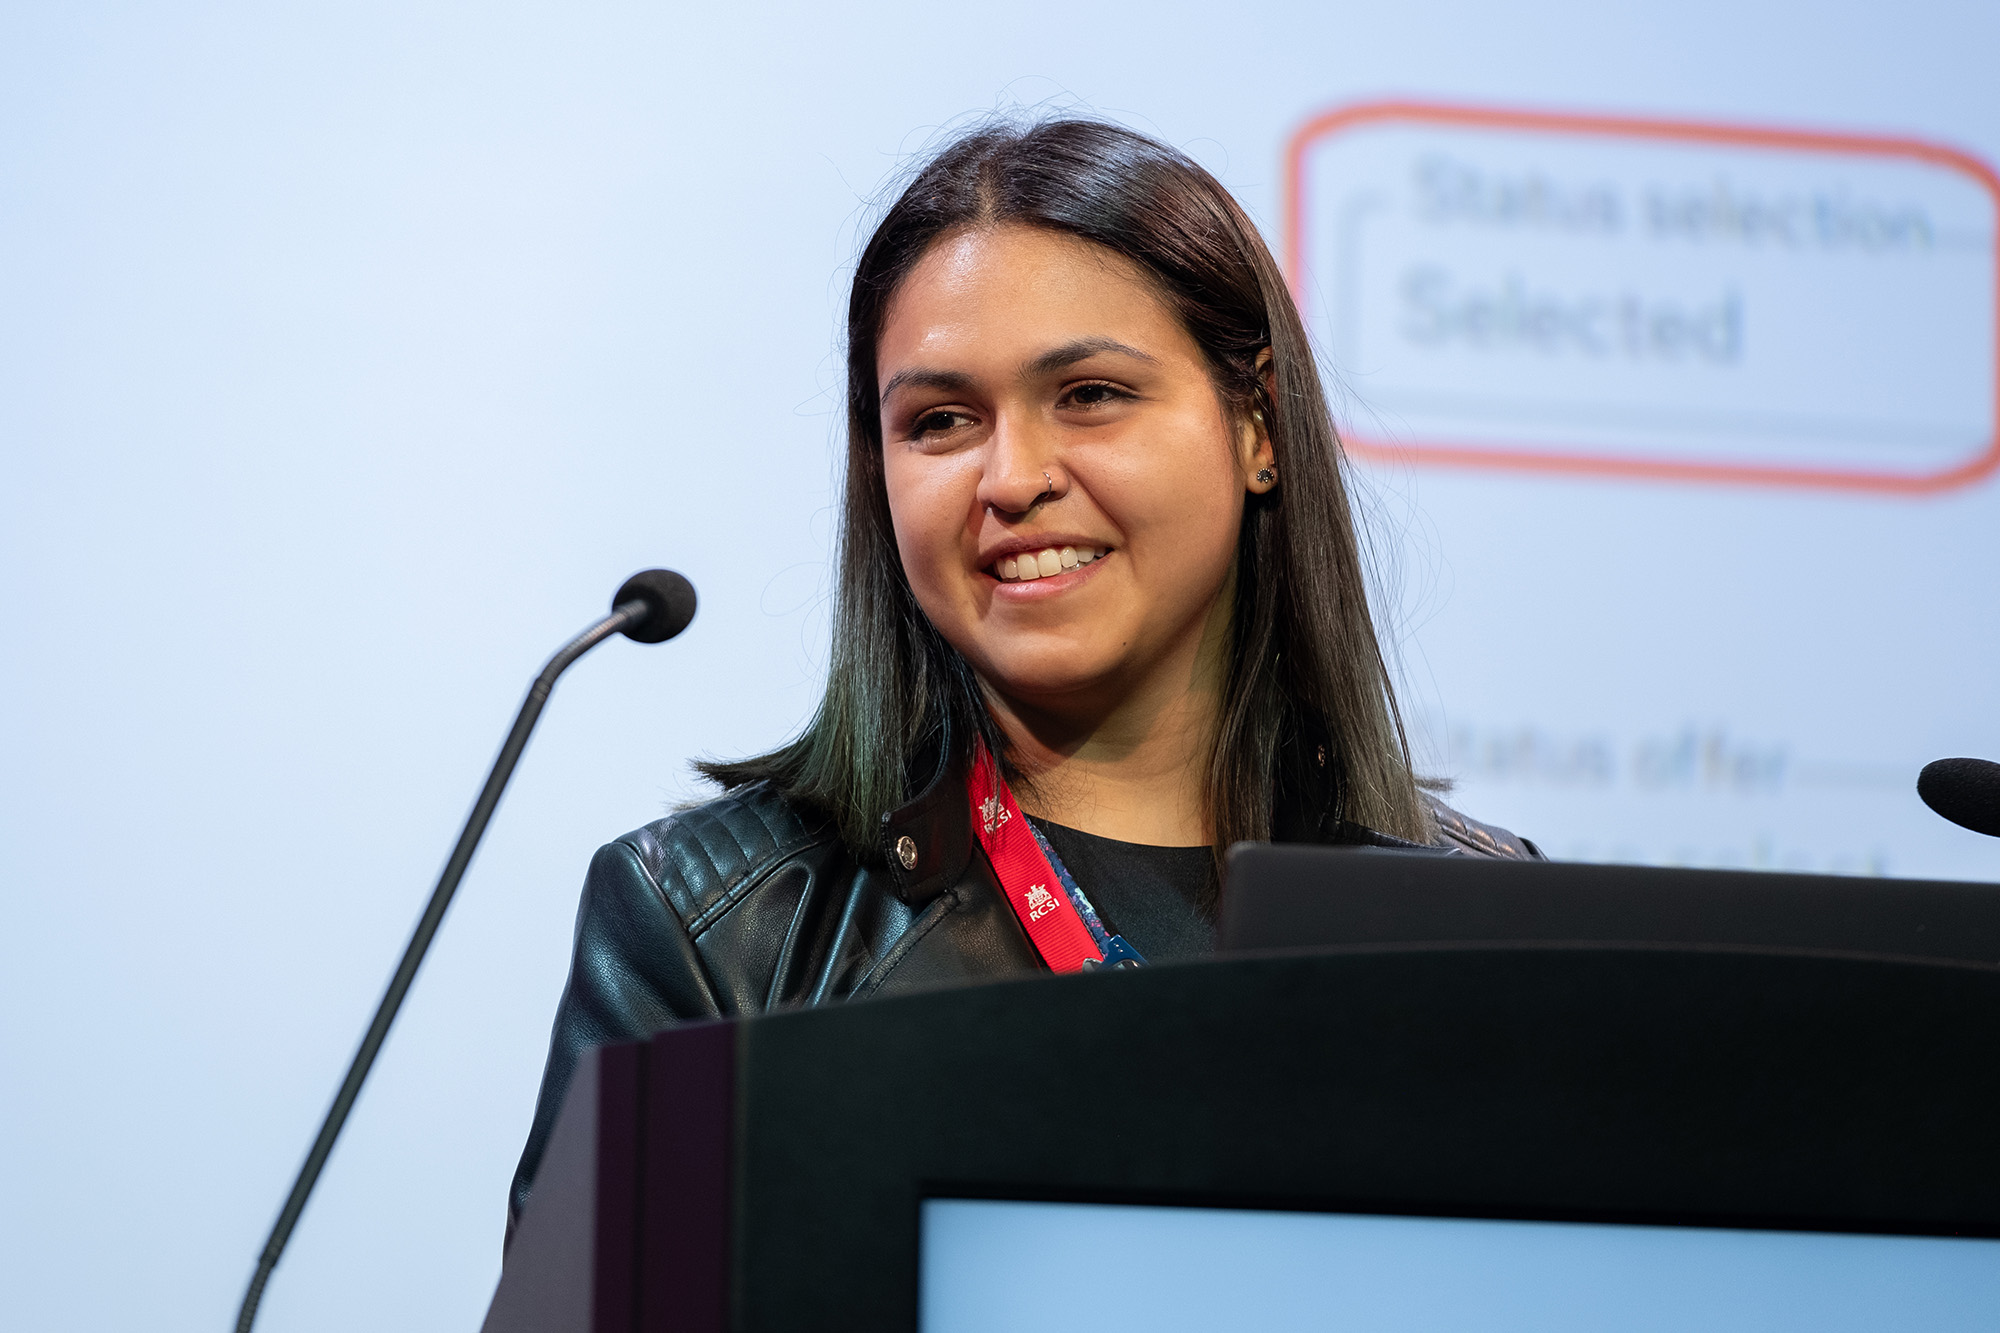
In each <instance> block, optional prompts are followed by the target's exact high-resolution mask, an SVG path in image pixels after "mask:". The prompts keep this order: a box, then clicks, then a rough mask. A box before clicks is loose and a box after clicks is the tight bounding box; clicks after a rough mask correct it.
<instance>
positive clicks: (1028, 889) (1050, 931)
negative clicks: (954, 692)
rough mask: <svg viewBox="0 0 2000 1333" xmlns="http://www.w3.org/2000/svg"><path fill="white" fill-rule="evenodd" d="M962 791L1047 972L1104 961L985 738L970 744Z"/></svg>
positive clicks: (1004, 890) (977, 830) (1079, 968)
mask: <svg viewBox="0 0 2000 1333" xmlns="http://www.w3.org/2000/svg"><path fill="white" fill-rule="evenodd" d="M965 794H966V797H967V798H968V799H969V800H970V801H971V802H972V828H973V831H974V832H975V833H976V834H977V835H978V837H979V845H980V846H981V847H983V848H985V849H986V859H987V860H988V861H991V862H992V863H993V873H994V874H995V875H996V876H998V878H999V880H1000V892H1001V895H1002V896H1003V897H1005V898H1006V899H1007V905H1008V906H1009V907H1011V908H1013V909H1014V915H1015V916H1017V917H1019V918H1021V929H1023V930H1025V931H1027V932H1028V938H1029V939H1030V940H1032V941H1033V942H1034V945H1035V949H1036V951H1037V952H1039V953H1040V954H1041V955H1042V961H1043V962H1044V963H1047V964H1048V965H1049V970H1050V971H1051V972H1081V971H1082V970H1083V966H1084V964H1085V963H1101V962H1103V961H1104V954H1103V952H1102V951H1101V950H1099V949H1098V947H1097V941H1096V940H1095V939H1093V938H1092V937H1091V934H1090V928H1089V927H1088V926H1086V925H1084V923H1083V915H1082V913H1080V912H1078V911H1077V910H1076V905H1075V904H1074V903H1072V902H1071V901H1070V900H1069V894H1068V893H1066V892H1064V890H1063V886H1062V883H1061V881H1060V879H1059V878H1058V877H1057V875H1056V872H1055V869H1054V867H1052V866H1051V865H1050V864H1049V858H1048V857H1046V856H1044V855H1042V849H1041V846H1040V844H1038V843H1037V842H1036V841H1035V833H1034V830H1033V829H1031V828H1029V827H1028V819H1027V816H1025V815H1023V814H1022V813H1021V807H1020V806H1019V805H1017V804H1015V802H1014V793H1013V792H1011V791H1009V790H1008V789H1007V780H1006V779H1005V778H1003V777H1001V776H1000V767H999V765H997V764H995V763H994V762H993V756H992V755H991V754H989V753H987V750H986V743H985V742H984V741H976V742H974V744H973V751H972V770H971V772H970V773H968V774H967V775H966V779H965Z"/></svg>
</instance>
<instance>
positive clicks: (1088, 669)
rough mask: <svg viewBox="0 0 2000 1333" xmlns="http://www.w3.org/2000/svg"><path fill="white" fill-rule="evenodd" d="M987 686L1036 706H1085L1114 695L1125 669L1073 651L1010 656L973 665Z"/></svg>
mask: <svg viewBox="0 0 2000 1333" xmlns="http://www.w3.org/2000/svg"><path fill="white" fill-rule="evenodd" d="M975 670H976V671H977V672H978V675H979V678H980V680H981V681H983V682H984V683H985V685H986V688H987V689H989V690H991V691H992V692H993V693H995V694H998V695H1000V696H1001V697H1002V698H1004V699H1007V700H1009V701H1010V702H1013V703H1017V704H1021V705H1025V706H1027V707H1029V708H1035V709H1044V708H1046V709H1050V710H1054V711H1068V710H1069V709H1071V708H1075V707H1088V706H1089V701H1090V700H1091V699H1092V698H1094V697H1096V696H1099V695H1109V696H1115V695H1117V694H1118V693H1119V691H1120V688H1121V687H1120V685H1119V683H1118V682H1119V681H1120V680H1121V679H1122V678H1123V675H1124V673H1122V672H1120V671H1119V670H1117V668H1116V666H1115V665H1113V664H1109V663H1099V662H1093V661H1089V660H1079V655H1078V654H1076V653H1074V652H1069V653H1061V654H1049V655H1047V656H1044V655H1041V654H1036V655H1034V656H1033V657H1031V658H1029V659H1027V660H1021V659H1019V658H1015V657H1013V656H1011V655H1010V656H1008V657H1006V658H1003V659H1000V660H997V661H993V662H991V663H985V664H979V665H977V666H976V667H975Z"/></svg>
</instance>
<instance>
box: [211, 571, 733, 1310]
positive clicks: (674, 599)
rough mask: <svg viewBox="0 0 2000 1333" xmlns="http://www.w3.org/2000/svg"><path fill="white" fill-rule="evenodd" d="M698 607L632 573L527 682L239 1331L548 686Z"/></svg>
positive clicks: (680, 591)
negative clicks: (589, 657)
mask: <svg viewBox="0 0 2000 1333" xmlns="http://www.w3.org/2000/svg"><path fill="white" fill-rule="evenodd" d="M694 610H695V595H694V585H692V584H690V583H689V582H688V581H687V580H686V579H684V578H682V577H681V576H680V575H679V574H676V573H674V572H673V571H672V570H670V569H648V570H644V571H642V572H640V573H637V574H634V575H633V576H632V577H631V578H629V579H627V580H625V583H624V585H623V586H621V587H620V588H619V589H618V593H617V595H616V596H614V597H613V598H612V599H611V614H610V615H608V616H606V617H604V619H602V620H600V621H598V622H597V623H596V624H594V625H592V626H591V627H590V628H589V629H587V630H585V631H584V632H583V633H581V634H579V635H577V636H576V637H575V638H574V639H571V640H570V641H569V642H568V643H566V644H564V645H563V646H562V647H561V648H559V649H557V650H556V654H555V656H554V657H551V658H550V659H549V660H548V664H547V665H546V666H544V667H543V668H542V674H541V675H539V676H537V677H535V683H534V684H533V685H530V686H529V687H528V697H527V698H526V699H524V700H522V702H521V711H520V712H519V713H517V714H515V716H514V726H513V729H512V730H511V731H509V732H508V733H507V739H506V742H505V743H504V744H502V745H501V747H500V754H499V757H498V758H496V759H495V760H494V761H493V768H492V771H491V772H489V773H488V774H487V775H486V785H485V786H484V787H482V788H481V789H480V792H479V799H478V800H477V801H475V802H474V803H473V806H472V813H471V814H470V815H468V816H466V820H465V827H464V828H463V829H461V830H460V831H459V835H458V844H457V845H456V846H455V847H453V848H452V852H451V859H450V860H449V861H447V862H445V867H444V873H443V874H441V875H439V876H438V882H437V887H436V888H435V889H433V890H431V900H430V904H429V906H427V907H425V908H424V915H423V918H422V919H421V920H419V921H418V922H417V928H416V930H414V931H412V932H411V934H410V942H409V944H408V945H407V946H406V947H405V948H404V949H403V961H402V962H401V963H399V964H397V966H396V974H395V975H394V976H393V977H391V978H390V979H389V988H388V990H386V991H384V992H383V994H382V1002H381V1003H380V1004H379V1005H377V1006H376V1008H375V1019H374V1021H373V1022H371V1023H370V1024H369V1025H368V1031H367V1033H366V1034H364V1035H363V1036H362V1038H361V1048H360V1049H359V1050H357V1051H356V1052H355V1053H354V1060H353V1062H352V1063H350V1064H349V1065H348V1067H347V1077H346V1078H344V1079H342V1080H341V1084H340V1091H339V1092H337V1093H335V1094H334V1098H333V1105H332V1106H330V1107H328V1108H327V1112H326V1119H325V1120H324V1121H322V1122H321V1123H320V1127H319V1137H317V1138H316V1139H314V1140H313V1146H312V1150H311V1151H310V1152H308V1153H307V1154H306V1160H305V1163H304V1164H303V1165H302V1166H300V1167H299V1174H298V1178H297V1179H296V1180H294V1181H293V1182H292V1192H291V1194H290V1195H289V1196H287V1197H286V1199H285V1206H284V1208H283V1209H281V1210H280V1211H279V1213H278V1220H277V1222H276V1223H274V1224H273V1225H272V1227H271V1235H270V1238H269V1239H267V1240H266V1241H265V1242H264V1250H263V1252H262V1253H261V1254H259V1255H258V1256H257V1271H256V1272H255V1273H254V1274H253V1275H252V1276H251V1278H250V1286H249V1288H248V1289H247V1290H246V1291H245V1292H244V1293H243V1304H242V1306H241V1308H240V1309H238V1310H237V1312H236V1333H250V1326H251V1325H252V1324H253V1323H255V1322H256V1319H257V1305H258V1303H259V1302H260V1301H261V1300H262V1299H263V1296H264V1286H265V1284H266V1283H268V1282H269V1281H270V1280H271V1273H272V1270H274V1269H275V1268H277V1266H278V1256H279V1255H281V1254H283V1253H284V1251H285V1242H286V1241H288V1240H290V1239H291V1235H292V1228H293V1227H295V1226H297V1225H298V1221H299V1214H301V1213H302V1212H304V1211H305V1206H306V1200H307V1199H308V1198H309V1197H311V1195H312V1191H313V1186H314V1185H315V1184H317V1183H318V1182H319V1175H320V1171H321V1170H322V1169H323V1168H324V1167H325V1166H326V1159H327V1156H328V1155H329V1154H330V1153H332V1152H333V1145H334V1141H335V1140H336V1139H338V1138H339V1137H340V1131H341V1128H342V1127H343V1126H344V1125H346V1123H347V1115H348V1112H350V1111H352V1110H353V1109H354V1099H355V1098H356V1097H358V1096H360V1095H361V1085H362V1083H363V1082H365V1081H366V1080H367V1078H368V1071H369V1070H370V1069H371V1068H372V1067H373V1066H374V1064H375V1056H376V1055H377V1054H378V1053H379V1052H380V1051H381V1049H382V1042H383V1041H384V1040H385V1039H386V1038H387V1037H388V1035H389V1025H390V1024H392V1023H394V1022H395V1021H396V1012H397V1010H399V1009H401V1008H402V1006H403V997H404V995H406V994H407V993H408V992H409V989H410V983H411V982H412V981H414V980H416V976H417V967H418V966H419V965H420V964H421V963H422V962H423V961H424V954H425V953H427V952H428V951H429V949H430V947H431V938H432V937H433V936H435V935H436V934H437V930H438V926H439V924H440V923H441V922H443V920H444V912H445V908H447V907H449V906H451V898H452V895H453V894H454V893H456V892H457V891H458V882H459V880H461V879H463V878H464V877H465V870H466V867H467V866H469V865H471V864H472V853H473V852H474V851H475V850H476V849H477V848H478V846H479V840H480V838H481V837H483V836H484V835H485V833H486V825H487V821H489V820H491V819H492V818H493V811H494V809H495V808H496V807H497V806H498V805H499V804H500V794H501V793H502V792H504V791H505V790H506V789H507V780H508V779H509V778H511V777H512V776H513V775H514V765H515V764H517V763H519V762H520V759H521V752H522V751H523V750H525V749H526V748H527V746H528V736H529V733H531V732H533V731H534V729H535V722H536V721H537V720H538V719H539V718H540V717H541V715H542V706H543V705H544V704H546V703H547V702H548V700H549V691H550V690H552V689H554V688H555V683H556V678H557V677H558V676H560V675H562V673H563V672H565V671H567V670H569V668H570V666H571V664H572V663H574V662H575V661H576V659H578V658H579V657H582V656H583V655H584V654H585V653H587V652H589V651H590V650H591V649H592V648H595V647H596V646H597V645H598V644H600V643H602V642H604V641H605V640H606V639H608V638H610V637H611V636H612V635H613V634H619V633H622V634H624V635H625V636H626V637H627V638H632V639H637V640H638V641H639V642H640V643H659V642H661V641H663V640H665V639H671V638H673V637H674V636H675V635H676V634H679V633H680V632H681V631H682V630H684V629H686V628H687V627H688V622H689V621H691V620H693V619H694Z"/></svg>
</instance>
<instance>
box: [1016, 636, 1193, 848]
mask: <svg viewBox="0 0 2000 1333" xmlns="http://www.w3.org/2000/svg"><path fill="white" fill-rule="evenodd" d="M1225 603H1226V599H1225ZM1227 624H1228V617H1227V613H1226V610H1225V611H1224V613H1223V614H1222V615H1219V616H1214V615H1212V616H1211V617H1209V621H1208V623H1207V624H1206V625H1204V626H1203V632H1202V633H1201V634H1200V636H1199V638H1198V639H1197V640H1196V642H1194V643H1192V644H1190V645H1188V650H1187V651H1185V652H1184V653H1180V654H1176V655H1174V658H1172V659H1169V660H1168V661H1165V662H1162V663H1161V664H1160V669H1158V670H1155V671H1153V672H1150V673H1148V676H1147V678H1146V679H1143V680H1140V681H1136V682H1131V683H1130V684H1128V685H1127V686H1126V687H1125V688H1122V689H1119V690H1117V691H1116V692H1115V695H1114V697H1113V698H1112V699H1111V700H1110V701H1108V702H1098V701H1076V700H1061V701H1056V702H1054V703H1049V702H1042V701H1023V700H1019V699H1010V698H1008V697H1007V696H1005V695H1003V694H1001V693H1000V692H999V691H997V690H993V689H991V688H989V689H988V692H987V697H988V704H989V706H990V707H991V708H992V710H993V716H994V718H995V720H997V721H998V722H999V724H1000V729H1001V731H1002V732H1004V733H1005V735H1006V737H1007V740H1008V742H1009V746H1010V754H1011V758H1012V759H1013V762H1014V766H1015V768H1016V769H1017V770H1018V771H1019V773H1020V774H1021V777H1020V779H1019V780H1017V781H1016V782H1015V784H1014V796H1015V799H1016V800H1018V801H1019V802H1020V803H1021V808H1022V809H1023V810H1025V811H1027V812H1028V813H1029V814H1031V815H1036V816H1039V817H1040V818H1043V819H1046V820H1049V821H1050V822H1052V823H1056V824H1061V825H1063V826H1064V827H1066V828H1073V829H1079V830H1081V831H1083V832H1085V833H1094V834H1096V835H1098V836H1099V837H1104V838H1115V839H1117V840H1118V841H1120V842H1137V843H1146V844H1150V845H1153V846H1159V847H1194V846H1200V845H1203V844H1205V843H1207V842H1209V841H1210V840H1211V838H1212V836H1213V833H1212V825H1211V822H1210V819H1209V811H1208V775H1209V761H1210V756H1211V755H1212V753H1213V750H1214V744H1215V733H1216V729H1217V726H1218V725H1219V723H1220V719H1221V706H1222V692H1223V683H1224V682H1223V679H1222V677H1223V673H1224V665H1223V664H1224V661H1225V646H1224V645H1225V643H1226V635H1227Z"/></svg>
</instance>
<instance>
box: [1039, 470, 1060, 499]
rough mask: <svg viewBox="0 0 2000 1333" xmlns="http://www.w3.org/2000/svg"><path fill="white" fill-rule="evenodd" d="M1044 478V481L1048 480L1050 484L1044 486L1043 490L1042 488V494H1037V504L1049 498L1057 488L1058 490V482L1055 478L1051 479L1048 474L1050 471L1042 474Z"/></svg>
mask: <svg viewBox="0 0 2000 1333" xmlns="http://www.w3.org/2000/svg"><path fill="white" fill-rule="evenodd" d="M1042 480H1043V481H1045V482H1048V485H1047V486H1046V487H1044V488H1043V490H1042V493H1041V494H1040V495H1038V496H1036V497H1035V503H1036V504H1040V503H1041V502H1042V501H1044V500H1046V499H1048V498H1049V497H1050V496H1051V495H1053V494H1055V490H1056V484H1055V482H1054V481H1053V480H1052V479H1051V478H1050V477H1049V474H1048V473H1046V472H1044V473H1043V474H1042Z"/></svg>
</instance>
